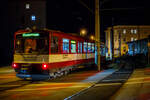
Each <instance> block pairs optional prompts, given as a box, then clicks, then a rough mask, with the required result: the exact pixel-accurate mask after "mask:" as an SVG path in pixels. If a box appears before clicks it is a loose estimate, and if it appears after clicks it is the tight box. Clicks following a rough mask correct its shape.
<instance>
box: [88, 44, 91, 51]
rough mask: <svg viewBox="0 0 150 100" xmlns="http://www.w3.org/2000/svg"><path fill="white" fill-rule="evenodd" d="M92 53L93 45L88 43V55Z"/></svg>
mask: <svg viewBox="0 0 150 100" xmlns="http://www.w3.org/2000/svg"><path fill="white" fill-rule="evenodd" d="M91 52H92V48H91V43H88V53H91Z"/></svg>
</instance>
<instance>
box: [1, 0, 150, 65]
mask: <svg viewBox="0 0 150 100" xmlns="http://www.w3.org/2000/svg"><path fill="white" fill-rule="evenodd" d="M100 1H101V7H100V9H101V11H100V15H101V39H102V40H103V41H104V37H105V35H104V30H105V29H106V28H107V27H110V26H112V24H113V25H124V24H126V25H150V15H149V13H150V5H149V0H100ZM82 2H84V3H82ZM8 3H9V2H8V1H6V0H3V2H2V1H1V6H0V22H1V24H0V29H1V31H0V57H1V60H0V64H6V63H8V62H9V63H10V62H11V61H12V53H13V50H12V49H13V33H14V31H15V30H16V29H12V28H11V27H12V26H13V25H14V24H15V23H10V22H9V21H8V15H9V13H10V12H9V10H8ZM84 4H86V5H87V6H88V8H90V9H91V11H89V9H87V8H86V7H85V5H84ZM14 16H16V15H14ZM47 16H48V18H47V21H48V23H49V24H48V25H47V26H48V28H50V29H56V30H61V31H63V32H68V33H69V32H71V33H79V31H80V29H81V28H86V29H87V30H88V34H94V30H95V26H94V23H95V19H94V18H95V15H94V0H81V1H80V0H47ZM9 18H10V16H9ZM112 18H113V19H114V21H113V23H112ZM9 20H10V19H9Z"/></svg>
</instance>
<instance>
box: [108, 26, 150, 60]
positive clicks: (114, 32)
mask: <svg viewBox="0 0 150 100" xmlns="http://www.w3.org/2000/svg"><path fill="white" fill-rule="evenodd" d="M105 33H106V47H107V49H108V50H107V52H106V58H110V59H112V57H119V56H122V55H124V54H126V53H128V51H129V48H128V44H127V43H129V42H133V41H137V40H142V39H146V38H148V36H149V35H150V26H146V25H141V26H140V25H139V26H137V25H118V26H113V27H108V28H107V30H106V31H105Z"/></svg>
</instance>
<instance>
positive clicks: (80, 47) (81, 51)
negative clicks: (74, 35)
mask: <svg viewBox="0 0 150 100" xmlns="http://www.w3.org/2000/svg"><path fill="white" fill-rule="evenodd" d="M80 53H82V42H80Z"/></svg>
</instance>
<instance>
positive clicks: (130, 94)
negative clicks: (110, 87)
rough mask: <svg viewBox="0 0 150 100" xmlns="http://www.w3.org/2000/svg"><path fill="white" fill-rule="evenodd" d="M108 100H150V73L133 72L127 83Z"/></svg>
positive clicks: (144, 70)
mask: <svg viewBox="0 0 150 100" xmlns="http://www.w3.org/2000/svg"><path fill="white" fill-rule="evenodd" d="M110 100H150V71H149V72H148V71H147V69H136V70H134V72H133V74H132V75H131V77H130V78H129V79H128V81H127V82H126V83H125V84H124V85H123V86H122V87H121V88H120V90H119V91H118V92H117V93H116V94H115V95H113V96H112V97H111V99H110Z"/></svg>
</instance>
